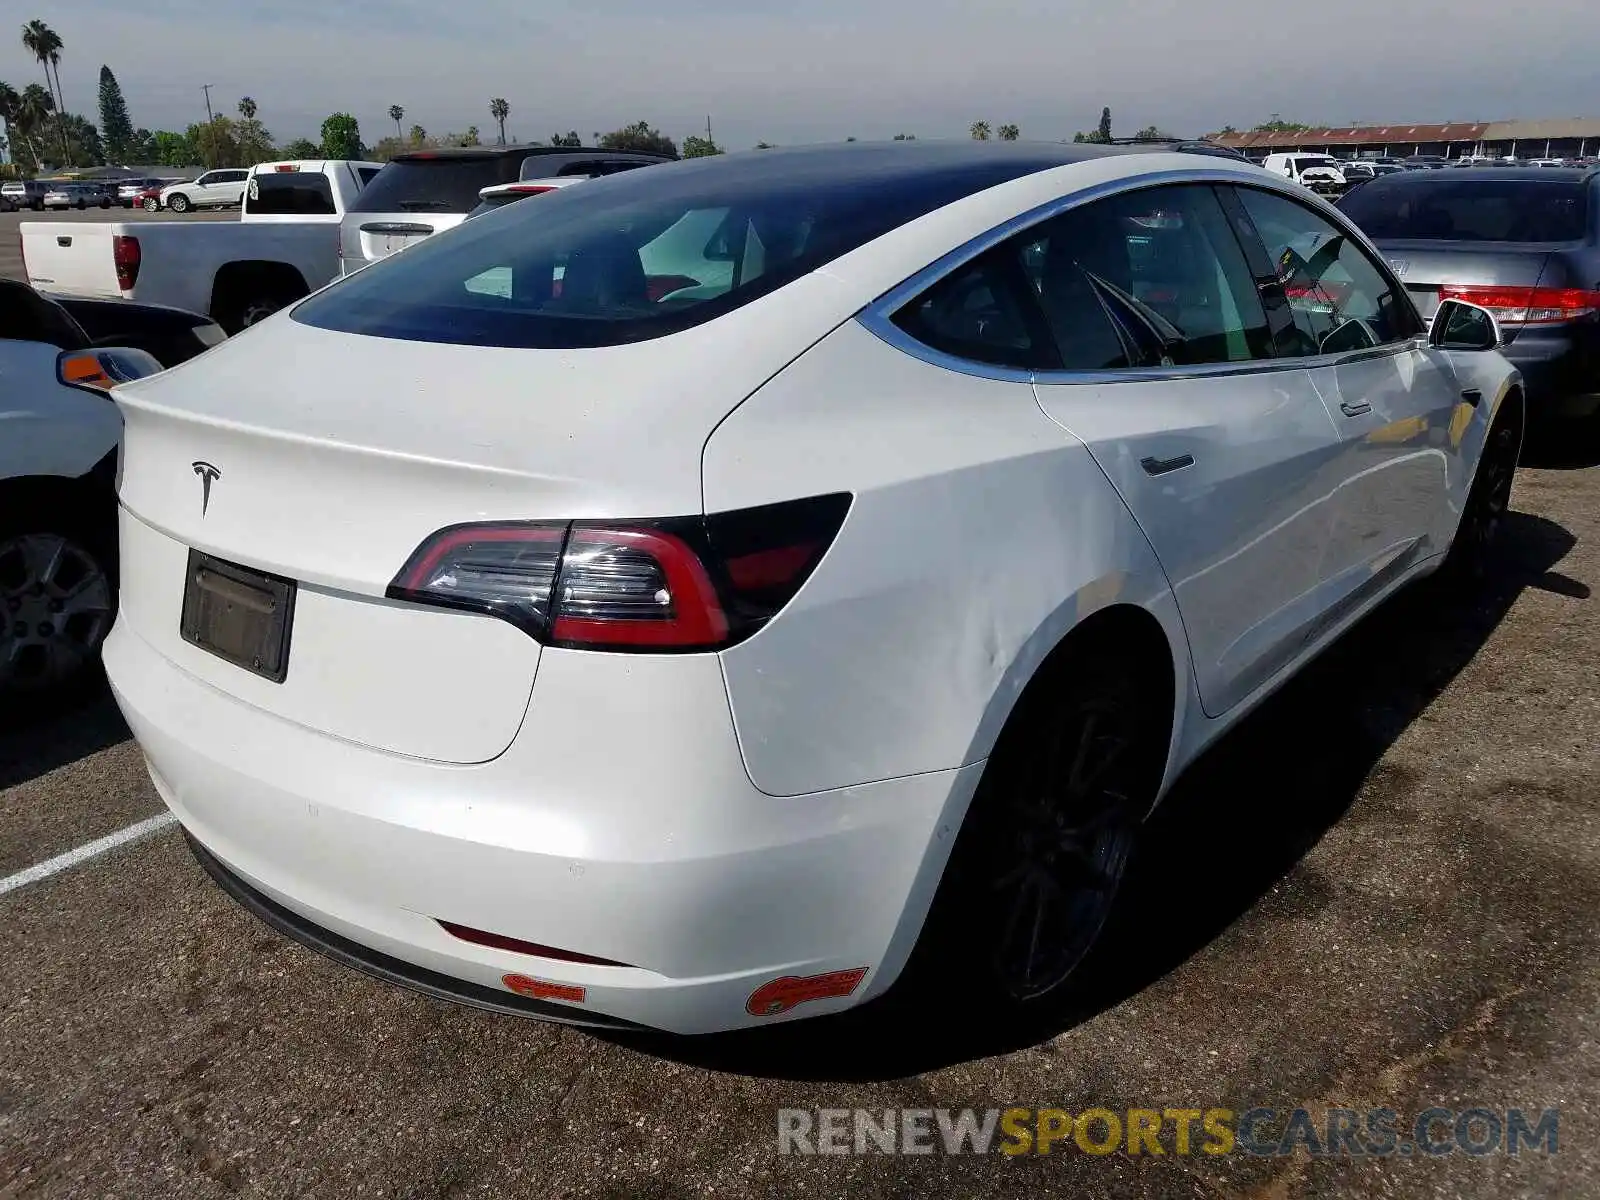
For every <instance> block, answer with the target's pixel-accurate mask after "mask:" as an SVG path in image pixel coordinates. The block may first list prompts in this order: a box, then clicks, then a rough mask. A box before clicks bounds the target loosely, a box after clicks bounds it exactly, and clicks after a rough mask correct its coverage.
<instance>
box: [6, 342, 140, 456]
mask: <svg viewBox="0 0 1600 1200" xmlns="http://www.w3.org/2000/svg"><path fill="white" fill-rule="evenodd" d="M60 354H61V352H60V351H59V350H57V349H56V348H55V347H54V346H48V345H45V344H44V343H43V342H16V341H8V340H6V339H3V338H0V480H6V479H17V478H21V477H23V476H56V477H59V478H63V479H76V478H77V477H78V476H80V475H84V474H87V473H88V472H89V471H90V470H91V469H93V467H94V466H95V464H96V463H98V462H100V460H101V459H103V458H105V456H106V455H108V454H110V453H111V452H112V451H113V450H115V449H116V448H117V441H118V438H119V437H120V436H121V434H122V414H121V413H120V412H118V411H117V406H116V405H115V404H113V403H112V402H111V400H110V399H109V398H108V397H106V396H103V395H99V394H94V393H90V392H85V391H82V390H81V389H79V388H70V387H66V386H64V385H63V384H61V383H60V382H58V381H57V379H56V359H57V358H58V357H59V356H60Z"/></svg>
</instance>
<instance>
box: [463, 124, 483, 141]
mask: <svg viewBox="0 0 1600 1200" xmlns="http://www.w3.org/2000/svg"><path fill="white" fill-rule="evenodd" d="M461 144H462V145H463V146H480V145H482V144H483V143H482V142H481V141H480V140H479V138H478V127H477V126H476V125H468V126H467V131H466V132H465V133H463V134H462V135H461Z"/></svg>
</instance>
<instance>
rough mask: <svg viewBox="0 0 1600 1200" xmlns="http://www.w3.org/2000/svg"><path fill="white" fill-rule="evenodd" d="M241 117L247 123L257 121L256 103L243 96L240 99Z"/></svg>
mask: <svg viewBox="0 0 1600 1200" xmlns="http://www.w3.org/2000/svg"><path fill="white" fill-rule="evenodd" d="M239 115H240V116H241V117H243V118H244V119H245V120H246V121H254V120H255V119H256V102H255V101H254V100H252V99H250V97H249V96H241V97H240V98H239Z"/></svg>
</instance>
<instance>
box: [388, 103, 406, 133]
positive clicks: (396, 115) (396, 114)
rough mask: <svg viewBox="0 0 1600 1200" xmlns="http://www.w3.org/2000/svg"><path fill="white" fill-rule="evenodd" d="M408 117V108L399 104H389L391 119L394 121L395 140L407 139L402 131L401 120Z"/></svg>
mask: <svg viewBox="0 0 1600 1200" xmlns="http://www.w3.org/2000/svg"><path fill="white" fill-rule="evenodd" d="M405 119H406V110H405V109H403V108H401V107H400V106H399V105H398V104H391V105H389V120H391V121H393V122H394V140H395V141H397V142H403V141H405V135H404V134H402V133H401V132H400V122H401V121H403V120H405Z"/></svg>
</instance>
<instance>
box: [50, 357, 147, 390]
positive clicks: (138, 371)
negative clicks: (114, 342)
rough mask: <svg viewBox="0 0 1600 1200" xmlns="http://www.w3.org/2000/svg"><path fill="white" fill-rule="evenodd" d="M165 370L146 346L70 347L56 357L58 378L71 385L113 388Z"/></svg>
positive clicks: (84, 387)
mask: <svg viewBox="0 0 1600 1200" xmlns="http://www.w3.org/2000/svg"><path fill="white" fill-rule="evenodd" d="M160 370H161V364H160V363H159V362H157V361H156V360H155V359H154V358H153V357H152V356H151V355H149V354H147V353H146V352H145V351H143V350H136V349H134V348H133V347H132V346H116V347H106V348H103V349H101V348H96V349H91V350H67V351H65V352H63V353H62V354H60V355H58V356H57V358H56V380H57V381H58V382H59V383H62V384H64V385H65V386H67V387H75V388H82V389H86V390H88V391H91V392H109V391H110V390H111V389H112V388H114V387H116V386H117V384H119V383H127V382H129V381H130V380H134V379H143V378H145V377H146V376H147V375H154V374H156V373H157V372H159V371H160Z"/></svg>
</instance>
